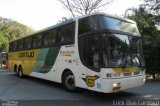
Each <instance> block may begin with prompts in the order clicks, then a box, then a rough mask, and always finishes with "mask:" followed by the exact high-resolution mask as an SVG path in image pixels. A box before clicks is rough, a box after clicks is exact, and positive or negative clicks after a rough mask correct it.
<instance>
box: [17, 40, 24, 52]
mask: <svg viewBox="0 0 160 106" xmlns="http://www.w3.org/2000/svg"><path fill="white" fill-rule="evenodd" d="M18 50H23V39H21V40H19V41H18Z"/></svg>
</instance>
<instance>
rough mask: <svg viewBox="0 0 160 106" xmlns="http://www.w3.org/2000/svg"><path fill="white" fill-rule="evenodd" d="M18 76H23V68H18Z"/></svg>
mask: <svg viewBox="0 0 160 106" xmlns="http://www.w3.org/2000/svg"><path fill="white" fill-rule="evenodd" d="M18 76H19V77H20V78H23V70H22V68H21V67H19V68H18Z"/></svg>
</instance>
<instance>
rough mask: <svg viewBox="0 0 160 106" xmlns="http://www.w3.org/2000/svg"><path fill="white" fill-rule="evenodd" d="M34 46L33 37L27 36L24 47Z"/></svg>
mask: <svg viewBox="0 0 160 106" xmlns="http://www.w3.org/2000/svg"><path fill="white" fill-rule="evenodd" d="M31 46H32V39H31V38H26V39H25V40H24V48H25V49H30V48H31Z"/></svg>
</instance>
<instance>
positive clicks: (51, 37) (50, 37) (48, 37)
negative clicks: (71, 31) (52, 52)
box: [43, 29, 57, 46]
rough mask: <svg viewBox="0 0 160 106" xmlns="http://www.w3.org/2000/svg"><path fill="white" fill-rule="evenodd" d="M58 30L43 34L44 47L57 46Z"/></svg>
mask: <svg viewBox="0 0 160 106" xmlns="http://www.w3.org/2000/svg"><path fill="white" fill-rule="evenodd" d="M56 35H57V33H56V29H51V30H49V31H47V32H44V33H43V45H44V46H52V45H54V44H55V39H56Z"/></svg>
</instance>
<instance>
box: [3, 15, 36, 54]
mask: <svg viewBox="0 0 160 106" xmlns="http://www.w3.org/2000/svg"><path fill="white" fill-rule="evenodd" d="M33 32H34V30H33V29H31V28H29V27H27V26H26V25H23V24H21V23H18V22H16V21H12V20H10V19H7V18H2V17H0V52H6V51H7V50H8V44H9V41H10V40H14V39H16V38H19V37H23V36H26V35H29V34H31V33H33Z"/></svg>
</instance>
